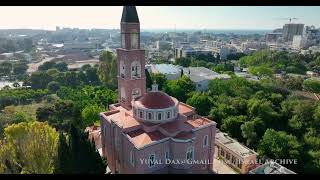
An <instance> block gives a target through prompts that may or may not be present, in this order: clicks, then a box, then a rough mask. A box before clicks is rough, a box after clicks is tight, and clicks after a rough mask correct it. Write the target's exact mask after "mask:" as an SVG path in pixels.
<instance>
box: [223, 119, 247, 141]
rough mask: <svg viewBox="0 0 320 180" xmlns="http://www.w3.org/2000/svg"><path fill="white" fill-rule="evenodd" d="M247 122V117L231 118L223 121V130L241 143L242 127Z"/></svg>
mask: <svg viewBox="0 0 320 180" xmlns="http://www.w3.org/2000/svg"><path fill="white" fill-rule="evenodd" d="M246 121H247V117H246V116H242V115H241V116H229V117H227V118H226V119H224V120H223V121H222V125H221V130H222V131H224V132H227V133H228V134H229V135H230V136H231V137H234V138H236V139H238V140H240V141H241V140H242V139H243V138H242V134H241V128H240V127H241V125H242V124H244V123H245V122H246Z"/></svg>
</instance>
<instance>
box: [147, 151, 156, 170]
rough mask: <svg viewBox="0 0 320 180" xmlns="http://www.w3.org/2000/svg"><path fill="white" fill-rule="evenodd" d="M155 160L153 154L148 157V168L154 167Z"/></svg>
mask: <svg viewBox="0 0 320 180" xmlns="http://www.w3.org/2000/svg"><path fill="white" fill-rule="evenodd" d="M155 160H156V155H155V154H151V155H149V159H148V165H149V168H152V167H154V166H155Z"/></svg>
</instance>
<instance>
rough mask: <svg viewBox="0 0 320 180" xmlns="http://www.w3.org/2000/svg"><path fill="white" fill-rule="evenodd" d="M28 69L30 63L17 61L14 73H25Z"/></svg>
mask: <svg viewBox="0 0 320 180" xmlns="http://www.w3.org/2000/svg"><path fill="white" fill-rule="evenodd" d="M27 70H28V65H27V64H25V63H16V64H14V65H13V74H16V75H19V74H25V73H26V72H27Z"/></svg>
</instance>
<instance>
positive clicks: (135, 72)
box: [131, 61, 141, 79]
mask: <svg viewBox="0 0 320 180" xmlns="http://www.w3.org/2000/svg"><path fill="white" fill-rule="evenodd" d="M140 77H141V65H140V63H139V62H138V61H133V62H132V63H131V78H132V79H134V78H140Z"/></svg>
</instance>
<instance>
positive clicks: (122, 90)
mask: <svg viewBox="0 0 320 180" xmlns="http://www.w3.org/2000/svg"><path fill="white" fill-rule="evenodd" d="M120 95H121V101H125V100H126V91H125V89H124V88H123V87H122V88H121V90H120Z"/></svg>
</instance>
